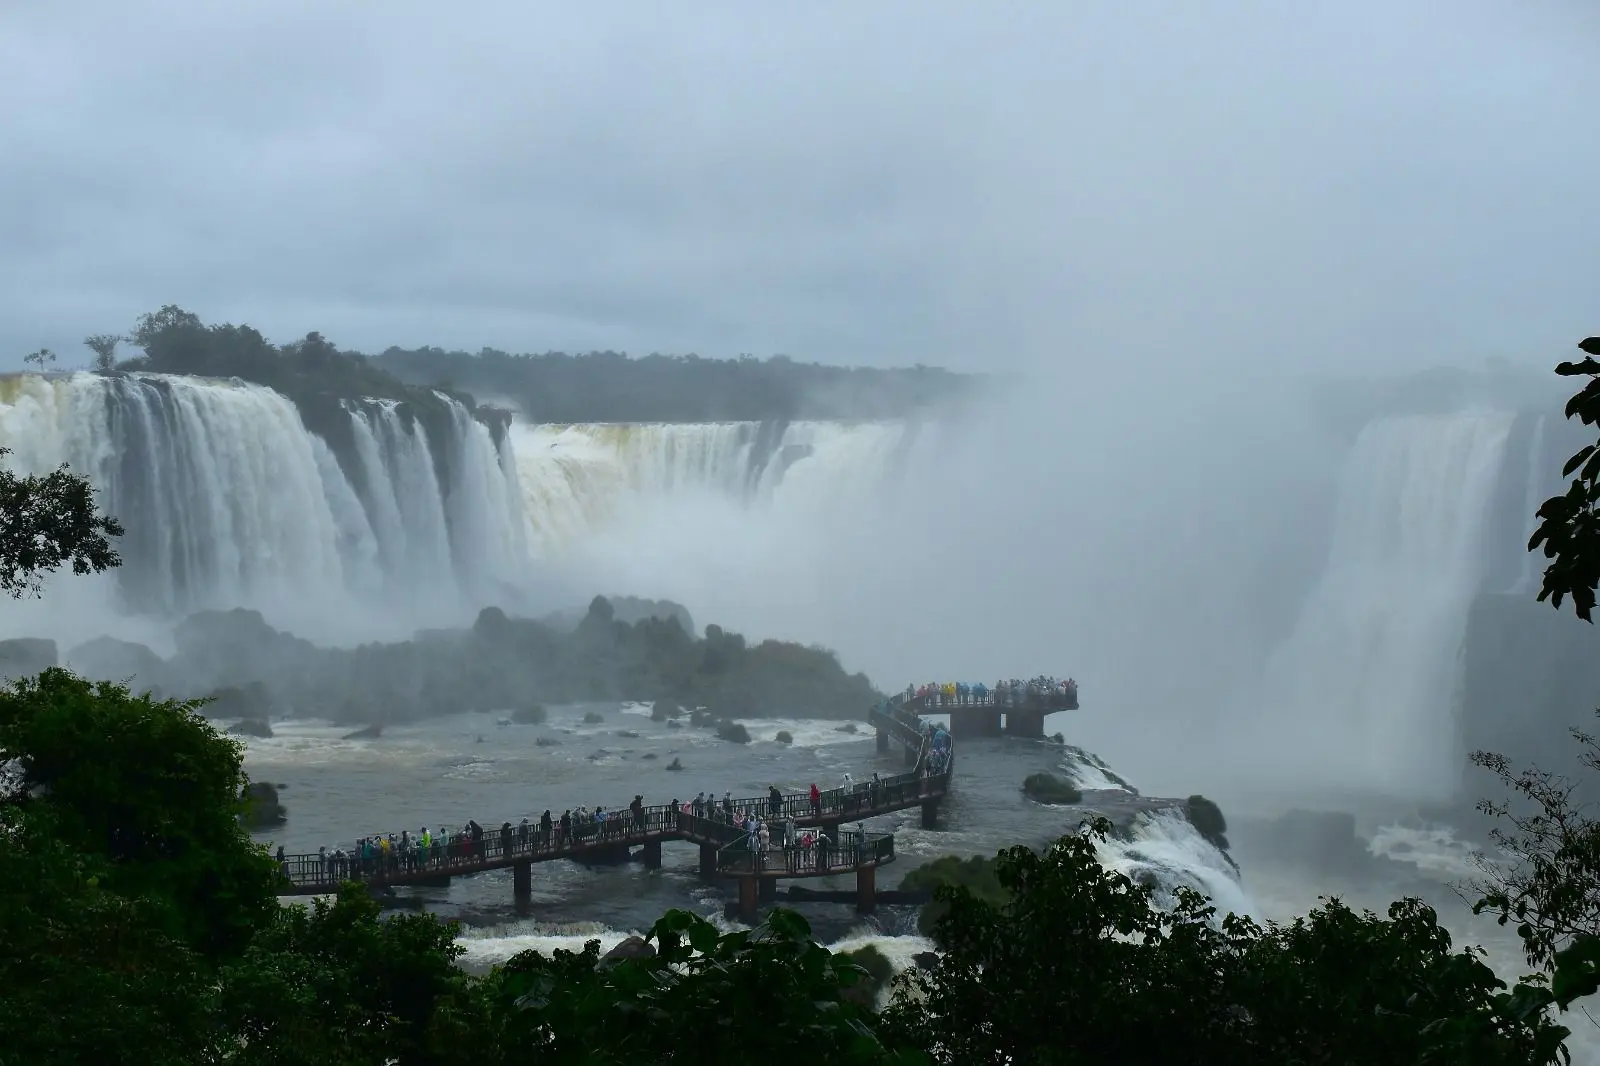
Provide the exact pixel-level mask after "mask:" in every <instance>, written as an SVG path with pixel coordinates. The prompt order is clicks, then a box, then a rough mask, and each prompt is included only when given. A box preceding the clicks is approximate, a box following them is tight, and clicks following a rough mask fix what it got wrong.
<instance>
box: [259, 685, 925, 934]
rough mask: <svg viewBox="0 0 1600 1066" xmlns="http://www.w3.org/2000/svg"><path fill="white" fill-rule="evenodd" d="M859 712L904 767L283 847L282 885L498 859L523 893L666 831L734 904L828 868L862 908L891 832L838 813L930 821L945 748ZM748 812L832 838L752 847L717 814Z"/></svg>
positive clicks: (652, 844) (404, 875)
mask: <svg viewBox="0 0 1600 1066" xmlns="http://www.w3.org/2000/svg"><path fill="white" fill-rule="evenodd" d="M868 718H869V722H870V724H871V725H872V726H873V727H874V728H875V729H876V731H877V734H878V747H879V750H880V751H885V750H887V746H888V744H889V742H890V741H891V740H892V741H894V742H896V743H898V744H900V745H901V747H902V748H903V749H904V750H905V754H906V763H907V765H908V766H909V767H910V769H909V770H907V771H906V772H905V773H902V774H897V775H895V776H893V777H886V778H882V779H881V780H879V781H876V782H871V781H868V782H862V783H859V784H856V785H854V786H852V787H850V788H848V789H847V788H843V787H841V788H833V789H829V790H827V791H825V792H821V793H820V795H819V797H818V801H817V803H815V804H813V803H812V802H811V798H810V796H809V794H807V793H789V794H786V795H783V796H782V799H781V801H780V802H778V803H776V804H775V803H774V802H773V801H772V799H771V797H770V796H759V797H750V798H745V799H735V800H733V801H732V802H731V804H726V805H720V806H721V811H722V812H724V813H721V814H719V815H713V816H711V817H702V816H697V815H695V814H692V813H686V812H685V811H683V810H682V809H681V808H675V807H672V806H670V805H665V804H662V805H654V806H646V807H641V808H639V809H637V810H632V809H629V808H627V807H625V806H622V805H618V806H616V807H613V808H610V810H612V811H614V812H616V816H614V817H612V818H609V819H608V820H607V821H605V822H604V823H602V824H600V825H598V826H596V825H587V826H579V825H576V824H574V825H573V826H572V829H571V831H570V832H569V833H563V832H562V831H561V827H560V826H559V825H554V826H552V827H551V830H550V832H549V834H548V835H547V834H546V833H545V832H544V831H543V830H542V829H541V827H540V826H539V825H536V824H530V825H527V826H518V825H513V826H510V827H509V828H507V827H506V826H505V825H504V824H503V823H502V826H501V827H500V828H494V829H489V828H485V829H484V830H483V833H482V835H481V837H479V838H478V839H472V838H470V837H464V836H457V837H455V838H453V839H451V840H449V841H448V842H439V843H435V844H434V845H433V846H432V847H430V848H428V849H426V850H425V851H424V850H423V849H421V848H419V847H416V846H415V843H413V846H412V848H410V849H409V853H408V854H388V855H379V856H374V857H371V858H363V857H361V856H357V855H351V856H343V857H337V858H336V857H333V856H328V855H322V854H316V855H304V854H302V855H284V856H283V857H282V858H281V860H280V862H279V868H280V869H281V871H282V873H283V876H284V879H285V882H286V883H285V885H284V886H283V888H282V889H281V891H282V893H283V894H284V895H320V894H324V893H331V892H335V891H337V890H338V887H339V885H340V884H342V883H344V882H346V881H359V882H361V883H363V884H365V885H368V886H369V887H372V888H376V889H382V888H389V887H398V886H404V885H437V884H441V883H448V880H449V879H450V878H451V877H459V876H464V875H468V874H476V873H483V872H485V871H489V870H503V869H506V868H507V867H510V868H511V870H512V871H513V875H514V892H515V894H516V897H517V899H518V900H519V902H520V901H525V900H526V899H528V898H529V897H530V896H531V894H532V886H533V880H532V877H533V874H532V870H533V866H534V864H536V863H540V862H550V861H553V860H556V859H572V860H576V861H579V862H583V861H591V862H613V861H617V860H618V859H621V858H626V857H629V856H630V855H631V852H632V849H633V848H635V847H638V848H641V849H642V851H643V859H644V862H645V865H646V866H649V867H652V868H655V867H659V866H660V865H661V845H662V844H664V843H668V842H672V841H682V842H684V843H689V844H696V845H698V846H699V848H700V873H701V875H702V876H704V877H719V876H720V877H730V878H736V879H738V881H739V913H740V914H741V916H745V917H746V918H752V917H753V915H754V912H755V909H756V906H757V904H758V902H760V901H762V900H765V899H770V898H772V897H773V896H774V894H775V890H776V882H777V880H778V879H788V878H805V877H833V876H838V875H840V874H846V873H854V874H856V882H857V905H858V907H859V908H860V909H862V910H865V911H870V910H871V909H872V905H873V900H874V898H875V895H874V893H875V876H874V875H875V872H876V870H877V868H878V867H879V866H882V865H885V864H887V863H890V862H893V861H894V858H895V852H894V837H893V836H892V835H890V834H886V833H858V832H852V831H849V830H841V829H840V826H842V825H843V823H845V822H858V821H861V820H863V819H866V818H874V817H878V816H880V815H886V814H893V813H895V812H897V811H903V810H909V809H911V808H913V807H919V808H921V810H922V822H923V825H925V826H928V827H932V825H933V824H934V820H935V817H936V813H937V810H938V805H939V803H940V801H941V800H943V799H944V797H945V794H946V793H947V792H948V791H949V788H950V779H951V775H952V773H953V772H954V766H955V763H954V758H953V757H952V758H950V759H948V760H947V761H946V762H945V764H944V765H943V766H942V767H941V768H940V772H939V773H927V772H925V768H926V766H927V758H926V756H927V753H928V735H927V732H926V729H925V726H924V724H923V722H922V721H921V719H920V718H918V717H917V715H916V714H915V712H913V711H911V710H909V709H906V708H901V707H890V708H887V709H885V708H873V710H872V711H871V712H870V713H869V716H868ZM730 807H731V809H732V810H733V811H749V812H752V813H754V814H756V815H757V816H758V817H760V818H763V819H765V820H767V821H769V822H771V821H780V820H781V821H788V822H792V823H793V824H794V825H795V827H796V830H801V829H819V830H830V831H832V839H819V845H820V846H816V847H813V848H789V849H785V848H783V847H772V846H769V847H768V848H767V849H765V850H764V851H763V850H760V849H752V848H751V847H750V837H749V835H748V834H747V833H746V832H745V831H744V830H743V829H742V828H740V827H738V826H735V825H733V824H731V823H730V822H729V821H728V820H727V819H726V814H725V812H726V811H727V810H728V809H729V808H730Z"/></svg>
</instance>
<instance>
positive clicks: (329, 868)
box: [277, 678, 1072, 882]
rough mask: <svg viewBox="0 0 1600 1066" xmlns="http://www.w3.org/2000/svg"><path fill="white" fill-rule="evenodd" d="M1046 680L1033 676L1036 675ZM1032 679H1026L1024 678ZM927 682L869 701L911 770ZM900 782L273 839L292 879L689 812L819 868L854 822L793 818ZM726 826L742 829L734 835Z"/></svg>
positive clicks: (471, 857)
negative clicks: (295, 845)
mask: <svg viewBox="0 0 1600 1066" xmlns="http://www.w3.org/2000/svg"><path fill="white" fill-rule="evenodd" d="M1047 680H1048V679H1042V678H1041V679H1038V683H1043V682H1045V681H1047ZM1035 683H1036V682H1028V684H1029V685H1033V684H1035ZM1052 683H1053V682H1052ZM1011 684H1018V683H1015V682H1013V683H1011ZM1066 684H1069V685H1070V684H1072V682H1070V681H1068V682H1066ZM948 687H949V689H950V692H951V695H952V697H954V698H957V699H959V698H961V697H962V696H963V695H965V696H967V697H971V696H972V693H973V688H974V687H973V686H967V685H959V686H957V685H952V686H948ZM935 689H939V690H940V691H941V692H942V691H943V689H942V688H941V687H940V686H933V685H925V686H923V687H922V688H921V689H916V688H912V687H908V688H907V690H906V692H905V693H904V694H903V695H896V696H893V697H891V698H890V699H889V700H887V701H885V702H884V703H882V704H880V705H879V706H878V707H877V708H875V710H876V711H878V712H879V713H882V714H886V715H889V716H891V717H893V718H894V719H896V720H897V721H900V722H903V723H904V724H905V725H907V726H909V727H910V728H912V729H915V730H916V731H917V732H919V733H921V734H922V736H923V743H922V747H921V750H920V752H919V753H918V765H917V769H916V771H915V777H916V778H918V779H920V778H923V777H927V776H930V775H933V774H940V773H943V772H945V769H946V768H947V767H948V766H949V764H950V757H951V752H952V745H951V739H950V732H949V730H948V729H946V728H945V727H944V726H943V725H940V724H938V723H931V722H928V723H925V722H923V721H922V720H921V719H920V718H918V717H917V715H916V713H915V712H914V711H913V710H912V709H911V704H912V701H913V700H915V699H918V698H921V697H923V696H924V695H926V694H927V693H929V692H931V691H933V690H935ZM976 689H977V690H979V691H981V693H982V695H983V697H984V698H987V697H988V696H989V695H990V693H991V691H994V690H990V689H988V688H987V687H985V686H982V685H979V686H976ZM1007 691H1008V692H1009V691H1012V690H1010V689H1007ZM1016 691H1023V690H1021V689H1018V690H1016ZM910 784H913V785H914V784H916V782H915V781H912V782H910ZM905 787H908V784H907V783H906V782H890V783H887V784H886V783H885V782H884V781H883V779H882V778H880V777H879V775H878V774H876V773H874V774H873V775H872V778H871V780H869V781H862V782H857V781H855V780H854V779H852V777H851V776H850V774H848V773H847V774H845V775H844V781H843V783H842V784H841V785H840V786H838V787H837V788H834V789H830V790H828V791H827V792H824V791H822V790H821V789H820V788H818V786H817V785H816V783H815V782H813V783H812V785H811V787H810V788H809V789H808V790H806V791H805V792H790V793H785V792H784V791H783V790H782V789H780V788H778V787H777V786H776V785H772V786H769V788H768V790H767V795H766V797H765V801H764V802H762V801H759V800H742V801H735V800H734V798H733V793H732V792H731V791H726V790H725V791H724V792H723V793H722V796H721V797H720V798H718V797H717V795H716V793H715V792H714V791H702V792H698V793H696V794H695V797H694V798H693V799H690V800H682V801H680V800H678V799H677V798H674V799H673V800H672V802H671V803H670V804H667V805H666V806H664V807H646V806H645V803H644V797H643V796H634V797H633V802H632V803H630V804H629V805H628V806H627V807H624V808H611V809H607V808H605V807H599V806H597V807H594V808H592V809H591V808H589V807H587V806H578V807H573V808H569V809H567V810H564V811H562V812H561V814H560V815H556V814H554V813H553V812H551V811H549V810H546V811H545V812H544V813H543V814H541V815H540V816H539V817H538V818H537V819H534V820H530V819H528V818H523V819H522V820H521V821H520V822H519V823H518V824H516V825H512V823H511V822H509V821H506V822H502V823H501V824H500V826H499V828H487V829H486V828H485V827H483V826H482V825H479V824H478V823H477V822H476V821H469V822H467V823H466V824H465V825H463V826H460V827H459V828H456V827H446V826H439V827H438V828H436V829H435V828H430V827H428V826H422V827H421V828H420V829H418V830H417V832H415V833H412V832H411V831H410V830H402V831H401V832H399V833H387V834H375V835H373V836H367V837H362V838H361V839H359V840H357V841H356V843H355V846H354V847H353V848H351V849H350V850H346V849H345V848H342V847H339V848H334V849H333V850H331V851H330V850H329V849H328V848H326V847H322V848H318V849H317V854H316V855H315V856H296V857H295V865H296V868H294V869H291V868H290V867H291V864H290V857H289V856H287V855H285V854H284V849H283V848H281V847H280V848H278V850H277V859H278V862H279V863H280V864H282V865H283V867H284V872H285V873H286V874H288V875H289V876H290V877H292V878H294V879H295V880H299V881H305V880H308V879H309V880H313V881H318V882H334V881H338V880H341V879H344V878H349V877H362V876H366V877H375V876H379V875H382V874H384V873H402V872H403V873H415V872H419V871H426V870H430V869H439V870H444V869H447V868H449V867H452V866H456V865H458V864H461V863H467V862H473V861H480V862H481V861H486V860H488V859H491V858H494V857H498V856H504V857H507V858H509V857H511V856H513V855H518V854H524V853H528V852H541V851H543V852H548V851H560V850H562V849H565V848H568V847H574V846H579V845H582V844H586V843H605V842H608V841H617V842H619V843H620V842H622V841H624V840H625V839H627V838H629V837H632V836H637V835H642V834H646V833H652V832H662V831H667V830H674V829H680V828H682V829H686V830H690V831H693V830H694V829H695V828H696V827H695V826H693V824H692V823H691V822H690V820H691V819H699V820H704V821H708V822H712V823H715V824H716V825H717V826H718V827H719V828H718V829H717V830H716V831H710V832H706V833H705V835H708V836H712V837H714V838H721V839H726V840H729V842H730V844H731V843H740V842H741V839H742V843H743V844H744V845H745V846H746V847H747V848H748V849H749V850H750V851H752V852H757V853H761V854H767V853H769V852H782V853H784V854H785V856H786V861H787V862H788V863H789V865H790V866H791V868H793V869H797V870H798V869H807V868H817V869H820V868H825V867H826V865H827V855H828V854H829V851H830V850H831V849H843V848H847V847H850V846H852V845H853V844H859V843H862V842H864V841H865V834H864V832H863V831H862V830H861V828H860V826H859V825H858V826H857V827H856V829H855V830H850V829H845V828H842V827H841V828H837V829H835V830H834V831H833V832H832V833H831V834H830V833H829V831H828V830H827V829H818V828H802V827H801V826H800V825H799V824H798V821H797V819H799V818H803V817H807V816H809V817H812V818H821V817H822V815H823V813H824V810H826V811H827V812H829V813H839V814H842V815H845V816H849V815H853V814H862V813H865V812H870V811H872V810H875V809H877V808H878V807H879V806H881V805H882V804H883V802H884V800H885V796H884V794H883V790H884V789H885V788H896V789H897V788H905ZM919 787H920V786H919ZM724 827H726V828H724ZM701 828H702V829H705V828H706V827H701ZM727 829H735V830H739V831H741V832H742V834H743V836H742V838H740V837H739V836H737V835H735V834H732V833H729V832H728V831H727ZM307 867H309V868H307Z"/></svg>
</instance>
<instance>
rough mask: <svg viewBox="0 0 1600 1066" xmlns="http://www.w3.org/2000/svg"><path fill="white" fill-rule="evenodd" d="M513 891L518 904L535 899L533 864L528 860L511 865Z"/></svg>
mask: <svg viewBox="0 0 1600 1066" xmlns="http://www.w3.org/2000/svg"><path fill="white" fill-rule="evenodd" d="M511 891H512V893H513V895H515V896H516V898H517V902H518V903H527V902H528V901H529V900H530V899H532V898H533V863H532V862H531V861H530V860H528V859H522V860H521V861H519V862H515V863H512V864H511Z"/></svg>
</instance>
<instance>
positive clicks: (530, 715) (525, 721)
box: [511, 703, 550, 725]
mask: <svg viewBox="0 0 1600 1066" xmlns="http://www.w3.org/2000/svg"><path fill="white" fill-rule="evenodd" d="M549 718H550V712H548V711H546V710H545V709H544V704H542V703H530V704H528V706H526V707H518V708H517V709H516V710H514V711H512V712H511V720H512V721H513V722H515V723H517V724H518V725H544V723H545V722H546V721H548V720H549Z"/></svg>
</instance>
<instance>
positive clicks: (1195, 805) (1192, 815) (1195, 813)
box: [1183, 796, 1228, 851]
mask: <svg viewBox="0 0 1600 1066" xmlns="http://www.w3.org/2000/svg"><path fill="white" fill-rule="evenodd" d="M1183 808H1184V812H1185V813H1186V814H1187V815H1188V816H1189V824H1191V825H1193V826H1194V827H1195V828H1196V829H1198V830H1199V831H1200V835H1201V836H1203V837H1205V838H1206V839H1207V840H1209V841H1210V842H1211V843H1212V844H1214V845H1215V846H1216V847H1217V848H1219V849H1220V850H1222V851H1227V850H1228V820H1227V819H1226V818H1224V817H1223V816H1222V808H1221V807H1218V806H1217V805H1216V803H1215V802H1213V801H1212V800H1208V799H1206V798H1205V797H1204V796H1190V797H1189V798H1188V799H1187V800H1185V801H1184V805H1183Z"/></svg>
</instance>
